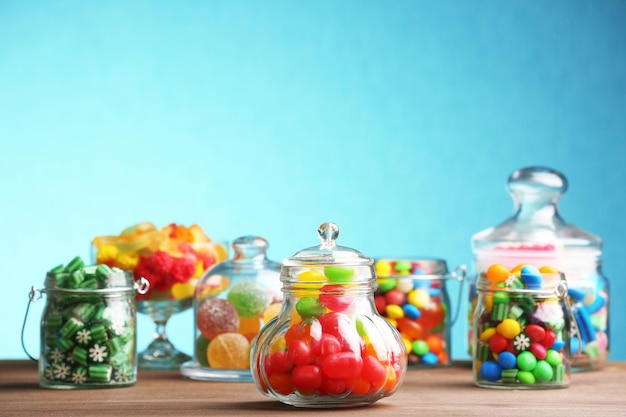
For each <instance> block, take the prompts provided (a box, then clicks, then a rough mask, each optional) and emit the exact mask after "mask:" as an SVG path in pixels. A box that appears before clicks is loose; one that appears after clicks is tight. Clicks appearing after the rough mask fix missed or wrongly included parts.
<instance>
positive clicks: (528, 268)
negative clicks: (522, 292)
mask: <svg viewBox="0 0 626 417" xmlns="http://www.w3.org/2000/svg"><path fill="white" fill-rule="evenodd" d="M520 273H521V278H522V282H524V284H526V286H527V287H528V288H529V289H532V290H536V289H540V288H541V284H542V283H543V277H542V276H541V272H539V270H538V269H537V268H535V267H534V266H532V265H524V266H523V267H522V270H521V271H520Z"/></svg>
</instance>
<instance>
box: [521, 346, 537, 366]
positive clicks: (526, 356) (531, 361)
mask: <svg viewBox="0 0 626 417" xmlns="http://www.w3.org/2000/svg"><path fill="white" fill-rule="evenodd" d="M536 365H537V358H535V355H533V354H532V353H530V352H529V351H527V350H526V351H524V352H521V353H520V354H519V355H517V367H518V368H519V369H520V370H521V371H532V370H533V369H535V366H536Z"/></svg>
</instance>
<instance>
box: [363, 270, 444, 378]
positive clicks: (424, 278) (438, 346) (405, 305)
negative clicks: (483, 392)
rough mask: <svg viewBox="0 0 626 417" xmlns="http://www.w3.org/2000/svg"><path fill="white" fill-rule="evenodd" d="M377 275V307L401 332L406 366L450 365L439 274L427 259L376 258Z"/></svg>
mask: <svg viewBox="0 0 626 417" xmlns="http://www.w3.org/2000/svg"><path fill="white" fill-rule="evenodd" d="M376 275H377V277H378V278H377V281H376V282H377V288H376V292H375V296H374V303H375V305H376V310H377V311H378V312H379V313H380V314H381V315H382V316H383V317H385V318H386V319H387V320H388V321H389V322H390V323H391V324H392V325H393V326H394V327H395V328H396V329H397V330H398V331H399V332H400V335H401V336H402V340H403V342H404V344H405V346H406V349H407V351H408V352H409V354H408V363H409V366H410V367H420V366H437V365H446V364H449V363H450V346H449V340H450V320H449V314H448V305H447V295H446V294H445V288H444V287H443V282H442V280H441V279H440V278H442V277H438V276H437V275H436V274H435V272H434V271H432V270H431V269H430V267H429V265H428V263H427V262H420V261H410V260H379V261H377V262H376ZM428 278H431V279H428Z"/></svg>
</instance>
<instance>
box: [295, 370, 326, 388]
mask: <svg viewBox="0 0 626 417" xmlns="http://www.w3.org/2000/svg"><path fill="white" fill-rule="evenodd" d="M291 380H292V381H293V386H294V387H295V388H296V389H298V390H300V391H305V392H306V391H314V390H316V389H318V388H319V387H320V386H321V385H322V371H321V370H320V367H319V366H315V365H302V366H296V367H295V368H293V371H292V372H291Z"/></svg>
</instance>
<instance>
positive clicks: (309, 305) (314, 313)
mask: <svg viewBox="0 0 626 417" xmlns="http://www.w3.org/2000/svg"><path fill="white" fill-rule="evenodd" d="M296 311H297V312H298V314H300V317H302V318H303V319H308V318H311V317H319V316H321V315H322V314H324V313H325V312H326V308H325V307H324V306H323V305H322V302H321V301H320V300H319V298H316V297H304V298H301V299H300V300H298V302H297V303H296Z"/></svg>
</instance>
